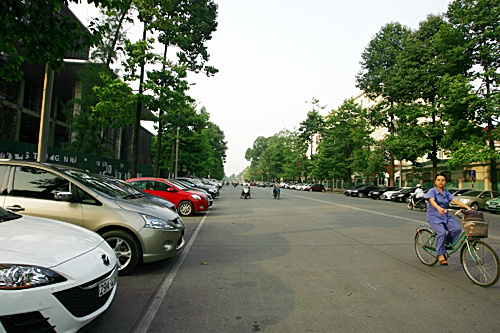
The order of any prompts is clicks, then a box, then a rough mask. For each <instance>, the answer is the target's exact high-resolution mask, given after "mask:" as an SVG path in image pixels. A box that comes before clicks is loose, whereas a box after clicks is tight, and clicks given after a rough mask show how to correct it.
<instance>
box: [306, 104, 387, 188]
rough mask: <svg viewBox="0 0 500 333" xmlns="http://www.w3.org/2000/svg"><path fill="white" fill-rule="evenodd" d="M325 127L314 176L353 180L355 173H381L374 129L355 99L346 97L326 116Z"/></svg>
mask: <svg viewBox="0 0 500 333" xmlns="http://www.w3.org/2000/svg"><path fill="white" fill-rule="evenodd" d="M325 127H326V128H325V129H324V131H323V138H322V141H321V143H320V144H319V147H318V154H317V156H316V157H315V159H314V160H313V162H314V168H313V175H314V176H316V177H321V178H329V179H344V180H347V181H348V182H350V179H351V176H352V175H353V174H355V173H356V174H360V175H363V176H365V177H367V176H370V175H371V174H372V173H379V172H378V171H379V170H378V168H379V166H378V165H375V164H377V163H378V162H377V159H375V158H373V157H372V153H371V151H370V145H371V143H372V140H371V138H370V136H369V135H370V133H371V131H370V129H369V124H368V122H367V120H366V110H365V109H363V108H361V107H360V106H359V105H357V104H355V103H354V101H353V100H352V99H350V100H346V101H344V103H343V104H342V105H341V106H340V107H339V108H338V109H337V110H332V111H331V112H330V113H329V114H328V115H327V116H326V124H325ZM371 163H375V164H371ZM380 168H381V166H380Z"/></svg>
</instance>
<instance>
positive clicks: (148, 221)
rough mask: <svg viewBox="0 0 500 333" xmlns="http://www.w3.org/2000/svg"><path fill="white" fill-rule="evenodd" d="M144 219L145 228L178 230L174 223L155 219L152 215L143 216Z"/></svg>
mask: <svg viewBox="0 0 500 333" xmlns="http://www.w3.org/2000/svg"><path fill="white" fill-rule="evenodd" d="M141 216H142V218H143V219H144V222H145V224H144V226H145V227H146V228H151V229H163V230H174V229H176V226H175V223H174V222H173V221H165V220H164V219H160V218H159V217H154V216H150V215H145V214H141Z"/></svg>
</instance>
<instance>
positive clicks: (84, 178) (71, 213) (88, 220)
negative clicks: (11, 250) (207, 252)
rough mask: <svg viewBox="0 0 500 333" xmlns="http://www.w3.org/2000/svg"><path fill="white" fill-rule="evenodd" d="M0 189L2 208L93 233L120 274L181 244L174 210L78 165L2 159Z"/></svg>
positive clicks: (179, 224) (181, 229)
mask: <svg viewBox="0 0 500 333" xmlns="http://www.w3.org/2000/svg"><path fill="white" fill-rule="evenodd" d="M0 188H1V192H0V206H2V207H4V208H7V209H9V210H11V211H19V212H22V214H26V215H32V216H38V217H44V218H50V219H55V220H60V221H64V222H68V223H72V224H76V225H79V226H82V227H84V228H86V229H89V230H92V231H95V232H97V233H98V234H99V235H101V236H102V237H103V238H104V239H105V240H106V241H107V242H108V244H109V245H110V246H111V248H112V249H113V250H114V251H115V253H116V256H117V259H118V267H119V270H120V274H121V275H124V274H128V273H130V272H132V271H133V270H134V269H135V268H136V267H137V265H138V264H140V263H141V262H144V263H148V262H153V261H157V260H162V259H166V258H169V257H172V256H173V255H175V253H176V252H177V250H179V249H180V248H182V246H183V245H184V238H183V235H184V224H183V222H182V220H181V218H180V217H179V215H177V213H175V212H173V211H171V210H170V209H168V208H166V207H164V206H161V205H159V204H157V203H155V202H152V201H151V200H148V199H146V198H142V197H139V196H137V195H133V194H131V193H129V192H128V191H126V190H125V189H123V188H121V187H119V186H116V185H114V184H112V183H110V182H107V181H105V180H103V179H102V178H101V177H99V176H96V175H93V174H90V173H88V172H86V171H83V170H79V169H75V168H70V167H65V166H55V165H50V164H45V163H44V164H42V163H37V162H28V161H5V160H2V161H0Z"/></svg>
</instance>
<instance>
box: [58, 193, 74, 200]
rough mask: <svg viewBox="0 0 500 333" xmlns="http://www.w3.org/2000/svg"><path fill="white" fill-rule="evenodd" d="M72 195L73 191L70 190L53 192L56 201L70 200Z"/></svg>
mask: <svg viewBox="0 0 500 333" xmlns="http://www.w3.org/2000/svg"><path fill="white" fill-rule="evenodd" d="M72 197H73V193H71V192H56V193H55V194H54V199H56V201H70V200H71V198H72Z"/></svg>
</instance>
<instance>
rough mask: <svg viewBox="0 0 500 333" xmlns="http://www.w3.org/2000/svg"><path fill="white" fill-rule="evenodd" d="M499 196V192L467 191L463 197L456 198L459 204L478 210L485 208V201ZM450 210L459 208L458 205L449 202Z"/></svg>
mask: <svg viewBox="0 0 500 333" xmlns="http://www.w3.org/2000/svg"><path fill="white" fill-rule="evenodd" d="M499 196H500V193H499V192H493V191H473V190H471V191H469V192H467V193H465V194H463V195H460V196H458V197H457V199H458V200H460V202H461V203H463V204H466V205H467V206H469V207H470V208H471V209H473V210H480V209H485V208H486V201H488V200H490V199H493V198H498V197H499ZM450 208H460V207H459V206H458V205H456V204H454V203H453V202H450Z"/></svg>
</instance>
